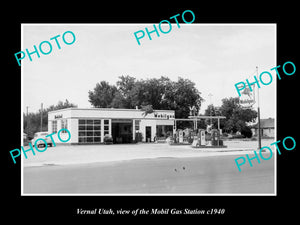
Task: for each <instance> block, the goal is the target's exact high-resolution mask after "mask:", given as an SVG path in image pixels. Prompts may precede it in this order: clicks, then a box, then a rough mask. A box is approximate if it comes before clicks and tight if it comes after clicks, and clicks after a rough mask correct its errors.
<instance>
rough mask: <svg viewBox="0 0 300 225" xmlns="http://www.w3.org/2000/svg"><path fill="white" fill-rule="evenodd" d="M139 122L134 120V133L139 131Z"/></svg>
mask: <svg viewBox="0 0 300 225" xmlns="http://www.w3.org/2000/svg"><path fill="white" fill-rule="evenodd" d="M140 123H141V121H140V120H135V131H139V130H140Z"/></svg>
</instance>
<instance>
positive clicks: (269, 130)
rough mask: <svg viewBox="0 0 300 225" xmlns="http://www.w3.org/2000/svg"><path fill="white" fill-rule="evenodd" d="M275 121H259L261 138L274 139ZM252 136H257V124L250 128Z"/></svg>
mask: <svg viewBox="0 0 300 225" xmlns="http://www.w3.org/2000/svg"><path fill="white" fill-rule="evenodd" d="M274 124H275V119H274V118H268V119H261V120H260V129H261V136H262V137H275V125H274ZM251 130H252V134H253V136H257V135H258V123H256V124H255V125H253V126H252V128H251Z"/></svg>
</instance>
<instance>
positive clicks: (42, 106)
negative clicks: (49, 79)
mask: <svg viewBox="0 0 300 225" xmlns="http://www.w3.org/2000/svg"><path fill="white" fill-rule="evenodd" d="M42 131H43V103H41V132H42Z"/></svg>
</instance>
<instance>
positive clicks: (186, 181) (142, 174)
mask: <svg viewBox="0 0 300 225" xmlns="http://www.w3.org/2000/svg"><path fill="white" fill-rule="evenodd" d="M237 157H238V156H235V155H226V156H211V157H197V158H158V159H136V160H128V161H121V162H101V163H89V164H79V165H61V166H39V167H25V168H24V170H23V172H24V177H23V180H24V194H30V193H32V194H40V193H47V194H66V193H68V194H114V193H117V194H131V193H134V194H160V193H161V194H177V193H178V194H185V193H186V194H211V193H213V194H248V193H255V194H259V193H263V194H273V193H274V160H273V158H272V159H271V160H268V161H262V162H261V163H260V164H258V163H257V161H254V160H253V162H252V163H253V164H254V165H253V167H250V166H249V164H247V165H246V164H245V165H243V166H242V171H241V172H239V171H238V169H237V167H236V165H235V162H234V159H235V158H237Z"/></svg>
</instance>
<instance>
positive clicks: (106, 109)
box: [48, 107, 175, 113]
mask: <svg viewBox="0 0 300 225" xmlns="http://www.w3.org/2000/svg"><path fill="white" fill-rule="evenodd" d="M67 110H99V111H129V112H130V111H134V112H135V111H144V110H142V109H121V108H75V107H70V108H65V109H58V110H53V111H49V112H48V113H52V112H60V111H67ZM153 111H154V112H174V113H175V110H168V109H166V110H162V109H153Z"/></svg>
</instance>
